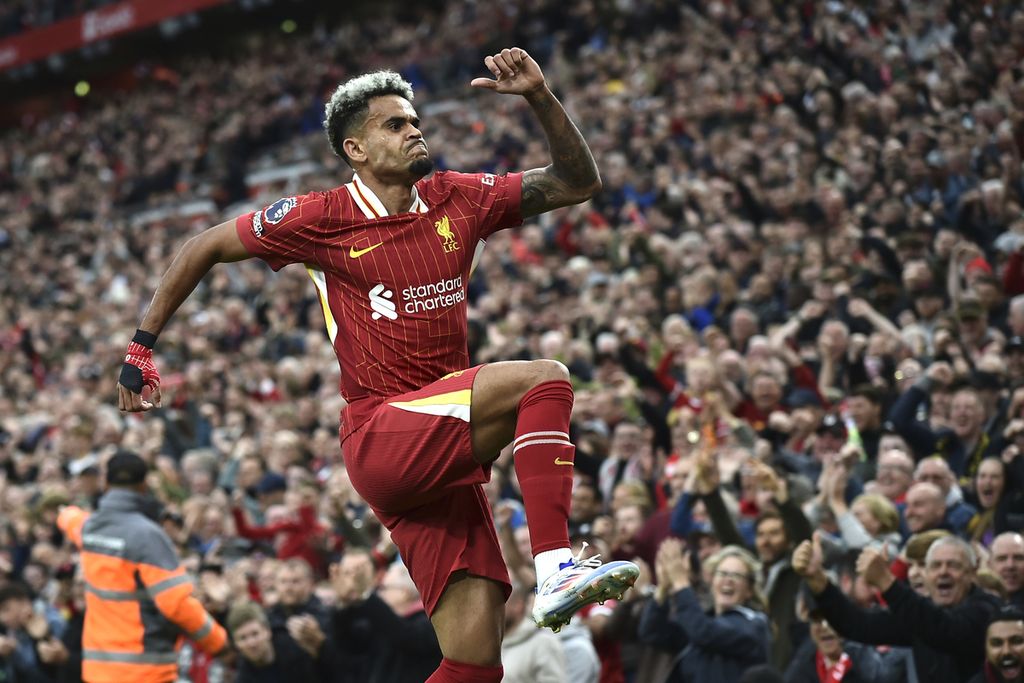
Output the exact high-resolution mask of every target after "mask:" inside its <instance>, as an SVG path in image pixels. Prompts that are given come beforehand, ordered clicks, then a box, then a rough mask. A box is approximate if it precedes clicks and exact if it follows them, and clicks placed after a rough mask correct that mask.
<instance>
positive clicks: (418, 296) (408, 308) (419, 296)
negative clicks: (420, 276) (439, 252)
mask: <svg viewBox="0 0 1024 683" xmlns="http://www.w3.org/2000/svg"><path fill="white" fill-rule="evenodd" d="M465 300H466V290H465V289H463V287H462V276H461V275H459V276H458V277H453V278H450V279H447V280H438V281H437V282H431V283H429V284H426V285H414V286H412V287H406V288H405V289H403V290H402V302H403V303H402V311H403V312H404V313H419V312H420V311H436V310H437V309H439V308H447V307H448V306H454V305H455V304H457V303H461V302H463V301H465Z"/></svg>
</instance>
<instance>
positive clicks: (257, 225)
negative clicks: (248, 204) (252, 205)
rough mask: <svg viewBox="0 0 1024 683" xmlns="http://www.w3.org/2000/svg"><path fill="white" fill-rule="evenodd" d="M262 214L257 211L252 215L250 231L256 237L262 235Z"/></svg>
mask: <svg viewBox="0 0 1024 683" xmlns="http://www.w3.org/2000/svg"><path fill="white" fill-rule="evenodd" d="M262 215H263V212H262V211H257V212H256V213H254V214H253V215H252V232H253V234H254V235H256V236H257V237H263V219H262V218H261V216H262Z"/></svg>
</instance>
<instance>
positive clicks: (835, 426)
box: [814, 413, 846, 439]
mask: <svg viewBox="0 0 1024 683" xmlns="http://www.w3.org/2000/svg"><path fill="white" fill-rule="evenodd" d="M814 431H815V432H816V433H818V434H831V435H832V436H834V437H836V438H839V439H845V438H846V425H844V424H843V421H842V420H841V419H839V416H838V415H836V414H835V413H829V414H827V415H825V417H823V418H821V424H820V425H818V428H817V429H816V430H814Z"/></svg>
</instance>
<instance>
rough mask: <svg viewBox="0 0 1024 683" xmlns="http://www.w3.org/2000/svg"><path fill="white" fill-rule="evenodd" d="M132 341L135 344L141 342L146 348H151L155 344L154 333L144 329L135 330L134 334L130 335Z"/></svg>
mask: <svg viewBox="0 0 1024 683" xmlns="http://www.w3.org/2000/svg"><path fill="white" fill-rule="evenodd" d="M132 341H133V342H135V343H136V344H142V345H143V346H145V347H146V348H147V349H151V348H153V347H154V346H156V335H155V334H153V333H152V332H146V331H145V330H135V336H134V337H132Z"/></svg>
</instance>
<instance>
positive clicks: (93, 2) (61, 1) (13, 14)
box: [0, 0, 116, 38]
mask: <svg viewBox="0 0 1024 683" xmlns="http://www.w3.org/2000/svg"><path fill="white" fill-rule="evenodd" d="M113 2H116V0H11V1H10V2H5V3H4V4H3V7H0V38H5V37H7V36H13V35H17V34H19V33H24V32H25V31H31V30H32V29H36V28H42V27H43V26H46V25H48V24H52V23H54V22H57V21H60V20H61V19H67V18H69V17H73V16H75V15H77V14H81V13H83V12H88V11H89V10H93V9H96V8H97V7H102V6H103V5H109V4H111V3H113Z"/></svg>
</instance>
